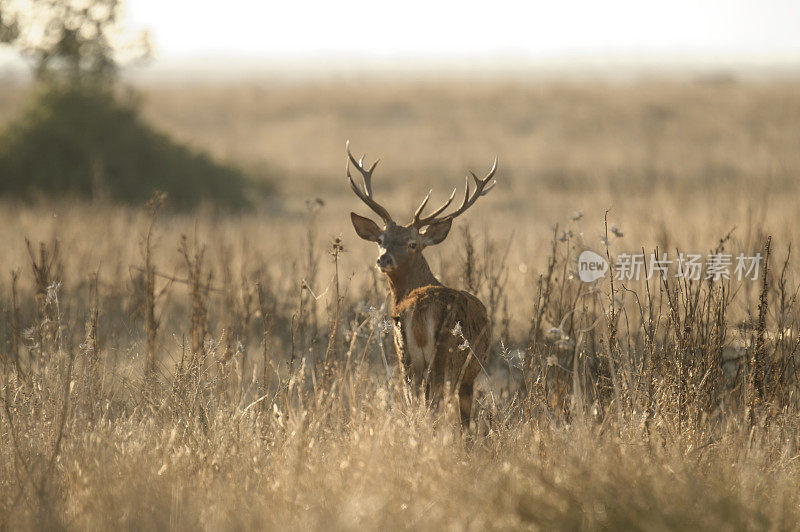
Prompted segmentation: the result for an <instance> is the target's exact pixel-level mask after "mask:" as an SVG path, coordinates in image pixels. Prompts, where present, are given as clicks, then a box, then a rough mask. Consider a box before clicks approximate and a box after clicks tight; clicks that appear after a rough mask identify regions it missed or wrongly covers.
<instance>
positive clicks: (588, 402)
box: [0, 78, 800, 530]
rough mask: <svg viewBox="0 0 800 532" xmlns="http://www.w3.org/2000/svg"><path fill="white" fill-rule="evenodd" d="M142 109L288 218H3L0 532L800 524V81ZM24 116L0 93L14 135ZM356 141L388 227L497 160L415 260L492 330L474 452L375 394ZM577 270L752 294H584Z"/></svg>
mask: <svg viewBox="0 0 800 532" xmlns="http://www.w3.org/2000/svg"><path fill="white" fill-rule="evenodd" d="M137 90H139V97H140V98H141V99H142V108H143V112H144V115H145V117H146V119H147V120H148V121H150V122H151V123H153V124H155V125H156V126H157V127H158V128H160V129H162V130H163V131H166V132H168V133H169V134H171V135H172V136H174V137H175V138H177V139H178V140H181V141H184V142H187V143H189V144H190V145H192V146H194V147H196V148H201V149H206V150H209V151H210V152H211V153H212V154H213V155H214V156H215V157H216V158H218V159H220V160H225V161H230V162H233V163H234V164H237V165H240V166H242V167H244V168H246V169H249V170H252V171H254V172H256V173H258V174H259V175H269V176H272V179H274V180H275V183H276V186H277V193H276V194H275V196H274V197H273V198H271V199H270V200H269V201H265V202H264V203H263V204H262V205H260V206H259V207H258V208H256V209H255V210H253V211H248V212H242V213H219V212H215V211H214V210H212V209H210V208H209V209H201V210H199V211H197V212H193V213H188V214H187V213H174V212H171V211H170V209H169V199H168V198H167V202H166V205H165V206H164V207H163V208H159V207H158V206H157V205H156V204H157V203H158V202H154V203H153V204H151V205H149V206H148V207H145V206H142V207H141V208H138V209H137V208H129V207H120V206H114V205H108V204H104V203H88V202H78V201H73V200H70V199H64V200H62V201H57V200H52V199H50V200H42V201H41V202H37V203H35V204H18V203H16V202H14V201H13V200H12V199H10V198H5V199H2V200H1V201H2V209H0V242H2V243H3V245H2V248H0V309H2V316H0V355H2V356H1V357H0V364H1V366H0V367H2V382H0V386H1V387H2V394H0V401H2V413H0V441H1V442H2V444H0V529H42V528H44V529H96V530H106V529H109V528H112V527H113V528H118V529H126V530H127V529H130V530H141V529H145V530H152V529H158V530H160V529H170V530H196V529H211V530H219V529H224V530H227V529H254V528H256V529H326V530H331V529H333V530H354V529H423V530H441V529H448V530H486V529H535V530H540V529H544V530H548V529H599V528H607V529H643V530H676V529H677V530H686V529H707V530H739V529H752V530H762V529H771V530H784V529H796V528H798V524H797V523H800V460H799V458H800V417H798V414H800V404H798V393H800V376H798V373H797V362H798V358H799V356H798V347H800V329H799V328H798V327H800V322H798V320H800V314H798V302H797V300H796V295H797V293H798V288H799V287H800V278H798V266H797V265H798V261H797V258H796V256H795V255H796V252H795V251H794V250H793V249H791V246H792V244H794V243H796V242H798V241H800V229H798V228H797V227H798V224H800V218H798V214H797V212H798V211H797V206H798V205H800V150H798V149H797V148H798V146H800V128H798V124H800V84H799V83H798V82H796V81H780V80H773V81H770V82H758V81H735V80H728V79H723V78H708V79H697V80H686V79H683V80H650V81H638V82H624V83H623V82H611V81H606V82H597V83H592V82H589V81H582V82H556V81H526V82H514V81H503V82H495V83H489V82H486V81H478V80H475V79H452V80H442V81H431V80H429V81H424V82H423V81H419V82H411V81H408V82H400V81H388V80H384V81H376V80H360V81H326V82H323V81H318V82H314V83H311V82H308V83H274V84H267V83H250V84H247V83H240V84H229V85H226V84H222V83H217V84H212V83H208V84H196V85H179V84H172V85H167V84H162V85H157V84H154V85H146V86H142V87H138V89H137ZM25 95H26V90H25V88H24V87H8V88H7V89H4V90H0V123H6V122H7V121H8V120H10V119H11V118H12V117H13V116H14V114H15V113H16V112H17V111H18V110H19V107H20V105H21V104H22V102H23V100H24V98H25ZM346 139H350V141H351V146H352V147H353V149H354V151H358V152H366V153H367V156H368V158H369V159H370V160H371V159H372V158H375V157H379V158H380V159H381V164H380V165H379V166H378V169H377V170H376V172H375V181H374V189H375V194H376V196H377V197H379V198H380V200H381V201H382V202H383V203H384V204H385V205H387V206H388V207H389V209H390V210H391V212H392V213H393V214H394V215H395V216H396V217H397V218H401V219H405V218H406V217H408V218H409V219H410V217H411V214H412V212H413V209H414V207H415V206H416V205H417V204H418V203H419V201H420V200H421V199H422V198H423V197H424V195H425V193H427V191H428V190H429V189H433V191H434V192H433V200H434V201H442V200H444V199H445V198H446V197H447V195H448V194H449V193H450V191H451V190H452V188H453V187H454V186H459V187H461V186H463V178H464V175H465V173H466V172H467V171H468V170H470V169H472V170H474V171H475V172H476V173H479V174H480V173H482V172H485V171H487V170H488V168H489V166H490V165H491V161H492V159H493V157H494V156H495V155H497V156H498V157H499V160H500V163H499V164H500V170H499V172H498V179H497V180H498V184H497V186H496V188H495V189H494V190H493V191H492V193H491V194H489V195H488V196H487V197H485V198H483V199H482V200H481V202H479V203H478V204H476V206H475V207H474V208H473V209H471V211H470V212H469V213H468V214H466V215H465V216H464V217H462V218H459V219H458V221H457V222H455V224H454V227H453V230H452V232H451V235H450V236H449V238H448V239H447V240H446V241H445V242H444V243H442V244H441V245H439V246H436V247H434V248H430V249H428V250H427V251H426V255H427V257H428V259H429V262H430V263H431V266H432V268H433V270H434V271H435V273H436V274H437V275H438V276H439V278H440V279H441V280H443V282H445V284H447V285H448V286H453V287H458V288H463V289H469V290H470V291H472V292H474V293H476V294H477V295H478V296H479V297H480V298H481V300H482V301H483V302H484V303H485V304H486V305H487V308H488V310H489V314H490V317H491V319H492V323H493V330H494V333H493V340H492V359H491V363H490V364H489V365H488V366H487V367H486V368H485V371H484V372H483V374H482V375H481V377H480V378H479V385H478V390H477V394H476V395H477V397H476V404H475V410H474V412H475V419H474V422H473V424H472V426H471V427H470V429H469V430H468V431H462V430H461V429H460V427H459V423H458V419H457V418H458V414H457V408H455V407H454V403H451V402H446V404H444V405H441V406H440V407H439V408H437V409H429V408H427V407H426V405H425V402H424V400H423V399H422V398H421V397H420V394H419V393H417V392H418V391H416V390H413V389H410V388H409V387H408V385H407V384H406V383H405V382H402V381H401V380H400V379H399V377H398V373H399V372H397V371H394V368H395V367H396V365H397V363H396V357H395V354H394V347H393V344H392V341H391V327H387V323H386V320H387V319H388V304H389V302H388V301H387V293H388V292H387V287H386V283H385V280H384V278H383V276H382V274H381V273H380V272H378V271H376V270H375V269H374V267H373V265H374V261H375V258H376V255H375V252H376V250H375V249H374V245H372V244H369V243H367V242H364V241H362V240H359V239H358V238H357V237H356V235H355V233H354V231H353V229H352V227H351V226H350V221H349V212H350V211H351V210H354V211H356V212H358V213H360V214H362V215H364V214H367V212H366V208H365V207H363V205H362V204H361V203H360V202H359V201H358V200H357V199H356V198H355V197H354V196H353V194H352V193H351V192H350V190H349V189H348V188H347V185H346V180H345V173H344V162H345V157H344V145H345V140H346ZM578 212H582V213H583V214H582V216H576V213H578ZM606 216H607V219H608V228H609V230H608V246H607V247H606V245H605V244H604V243H603V242H602V241H601V238H604V235H605V234H606V228H605V225H604V218H605V217H606ZM612 225H614V226H616V227H617V228H618V231H617V233H619V235H621V236H618V235H615V234H614V233H613V232H612V231H611V227H612ZM26 240H27V241H28V242H29V244H26ZM586 248H589V249H593V250H594V251H596V252H598V253H600V254H601V255H603V256H606V255H607V256H608V257H609V258H610V259H611V262H612V264H613V263H614V262H615V259H616V258H617V257H618V256H619V255H622V254H625V253H629V254H631V253H642V252H644V253H646V254H649V253H650V252H652V251H654V250H655V249H656V248H658V249H659V252H663V251H667V252H668V253H669V254H670V256H671V257H674V256H675V255H677V252H678V251H681V252H686V253H697V254H704V255H705V254H707V253H710V252H712V251H719V252H725V253H730V254H732V255H733V256H734V257H735V256H736V255H737V254H739V253H744V254H745V255H748V256H749V255H754V254H755V253H761V254H762V256H764V257H767V258H768V260H767V261H766V263H767V264H768V270H767V274H766V275H761V274H763V272H764V269H763V267H762V269H761V272H760V275H758V277H757V278H756V279H755V280H749V279H748V280H742V281H738V280H737V279H735V278H734V279H731V280H725V279H720V280H713V279H712V280H705V279H703V280H701V281H695V282H685V283H684V282H682V281H681V280H679V279H677V278H675V277H674V276H671V277H669V278H668V279H667V280H666V281H663V282H662V281H660V280H659V279H657V277H654V278H652V279H650V280H649V282H645V281H644V280H642V281H639V282H634V281H623V280H616V279H615V280H614V281H613V283H612V282H610V278H609V276H606V277H605V278H604V279H603V280H602V281H601V282H600V283H598V284H597V285H596V286H594V285H590V284H585V283H583V282H581V281H580V280H578V279H577V278H576V277H575V269H576V267H577V255H578V253H580V251H582V250H583V249H586ZM670 271H671V274H673V273H674V271H673V270H670Z"/></svg>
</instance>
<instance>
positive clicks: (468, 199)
mask: <svg viewBox="0 0 800 532" xmlns="http://www.w3.org/2000/svg"><path fill="white" fill-rule="evenodd" d="M496 171H497V157H495V158H494V164H492V169H491V170H489V173H488V174H487V175H486V177H484V178H483V179H481V178H479V177H478V176H476V175H475V174H474V173H473V172H471V171H470V175H471V176H472V179H474V180H475V192H474V193H473V194H472V195H470V190H469V176H467V184H466V186H465V187H464V201H462V202H461V206H460V207H459V208H458V209H456V210H455V211H453V212H451V213H450V214H448V215H445V216H442V217H441V218H437V216H439V215H440V214H441V213H442V212H444V210H445V209H446V208H447V207H449V206H450V204H451V203H453V198H455V197H456V189H455V188H454V189H453V193H452V194H450V197H449V198H448V199H447V201H445V202H444V204H443V205H442V206H441V207H439V208H438V209H436V210H435V211H433V212H432V213H431V214H430V215H428V216H426V217H425V218H420V215H421V214H422V211H423V210H424V209H425V206H426V205H427V204H428V200H429V199H430V198H431V193H430V192H428V195H427V196H425V199H423V200H422V203H420V205H419V207H417V210H416V212H414V220H413V221H412V222H411V223H412V225H413V226H414V227H416V228H417V229H420V228H422V227H425V226H426V225H433V224H435V223H439V222H443V221H445V220H447V219H450V220H452V219H453V218H456V217H457V216H460V215H462V214H464V212H465V211H466V210H467V209H469V208H470V207H471V206H472V205H473V204H474V203H475V202H476V201H477V200H478V198H479V197H481V196H485V195H486V194H488V193H489V191H490V190H492V189H493V188H494V186H495V185H496V184H497V181H496V180H495V181H492V182H491V183H489V181H490V180H491V179H492V177H494V173H495V172H496ZM486 185H489V186H488V187H487V186H486Z"/></svg>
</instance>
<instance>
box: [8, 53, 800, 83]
mask: <svg viewBox="0 0 800 532" xmlns="http://www.w3.org/2000/svg"><path fill="white" fill-rule="evenodd" d="M721 74H722V75H724V74H730V75H734V76H742V77H745V78H748V77H768V78H774V77H790V78H797V77H800V53H798V54H793V53H792V54H789V53H787V54H705V55H703V54H682V53H652V52H651V53H638V54H637V53H611V52H610V53H599V52H594V53H590V52H572V53H562V54H552V55H539V56H534V55H531V54H528V55H525V54H478V53H474V54H448V55H425V56H422V55H410V54H406V55H390V56H380V55H369V54H347V53H331V54H295V55H270V54H256V53H252V54H242V53H240V54H235V55H234V54H226V53H204V54H171V55H166V56H165V55H163V54H155V56H154V58H153V59H151V60H150V61H148V62H147V63H144V64H140V65H129V66H125V67H124V68H123V75H124V77H126V78H128V79H131V80H160V79H165V80H180V79H187V80H194V79H210V80H214V79H231V80H234V81H236V80H245V79H259V78H262V77H270V78H277V79H282V78H286V79H304V78H310V79H319V78H323V79H324V78H329V77H349V76H356V77H377V78H387V77H388V78H393V77H412V78H413V77H423V78H430V77H436V76H437V75H441V76H445V77H447V76H457V77H476V78H477V77H481V76H485V75H494V76H500V77H508V78H519V77H523V78H534V79H535V78H540V77H542V78H552V77H556V78H558V77H566V78H573V77H577V78H581V77H593V78H594V77H599V78H611V79H617V78H623V79H628V78H637V77H649V76H656V77H658V76H667V77H674V76H678V77H680V76H686V75H688V76H696V75H700V76H702V75H712V76H713V75H721ZM6 77H8V78H14V79H25V78H27V77H29V68H28V65H27V63H26V62H25V61H24V60H22V59H21V58H20V57H19V56H18V55H17V54H16V53H15V52H13V51H11V50H2V51H0V82H1V81H3V79H4V78H6Z"/></svg>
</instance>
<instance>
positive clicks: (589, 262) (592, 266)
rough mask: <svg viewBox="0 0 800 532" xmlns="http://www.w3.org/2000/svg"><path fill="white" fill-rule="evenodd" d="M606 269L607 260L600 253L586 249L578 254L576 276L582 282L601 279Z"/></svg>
mask: <svg viewBox="0 0 800 532" xmlns="http://www.w3.org/2000/svg"><path fill="white" fill-rule="evenodd" d="M607 271H608V262H606V259H605V258H603V256H602V255H598V254H597V253H595V252H594V251H590V250H588V249H587V250H586V251H584V252H583V253H581V254H580V256H578V277H579V278H580V280H581V281H583V282H584V283H592V282H594V281H596V280H598V279H602V278H603V277H604V276H605V274H606V272H607Z"/></svg>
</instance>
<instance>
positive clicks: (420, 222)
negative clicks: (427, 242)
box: [411, 188, 457, 227]
mask: <svg viewBox="0 0 800 532" xmlns="http://www.w3.org/2000/svg"><path fill="white" fill-rule="evenodd" d="M456 191H457V189H456V188H454V189H453V192H451V193H450V197H449V198H447V201H445V202H444V203H443V204H442V205H441V206H440V207H439V208H438V209H436V210H435V211H433V212H432V213H430V214H429V215H428V216H426V217H425V218H420V215H421V214H422V211H423V210H424V209H425V206H426V205H427V204H428V200H429V199H431V193H432V192H433V191H432V190H431V191H430V192H428V195H427V196H425V199H424V200H422V203H420V204H419V207H417V210H416V212H414V219H413V221H412V222H411V223H412V224H413V225H414V227H423V226H425V225H428V223H429V222H430V220H433V219H434V218H436V217H437V216H438V215H440V214H441V213H442V212H443V211H444V210H445V209H446V208H447V207H449V206H450V204H451V203H453V198H455V197H456Z"/></svg>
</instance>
